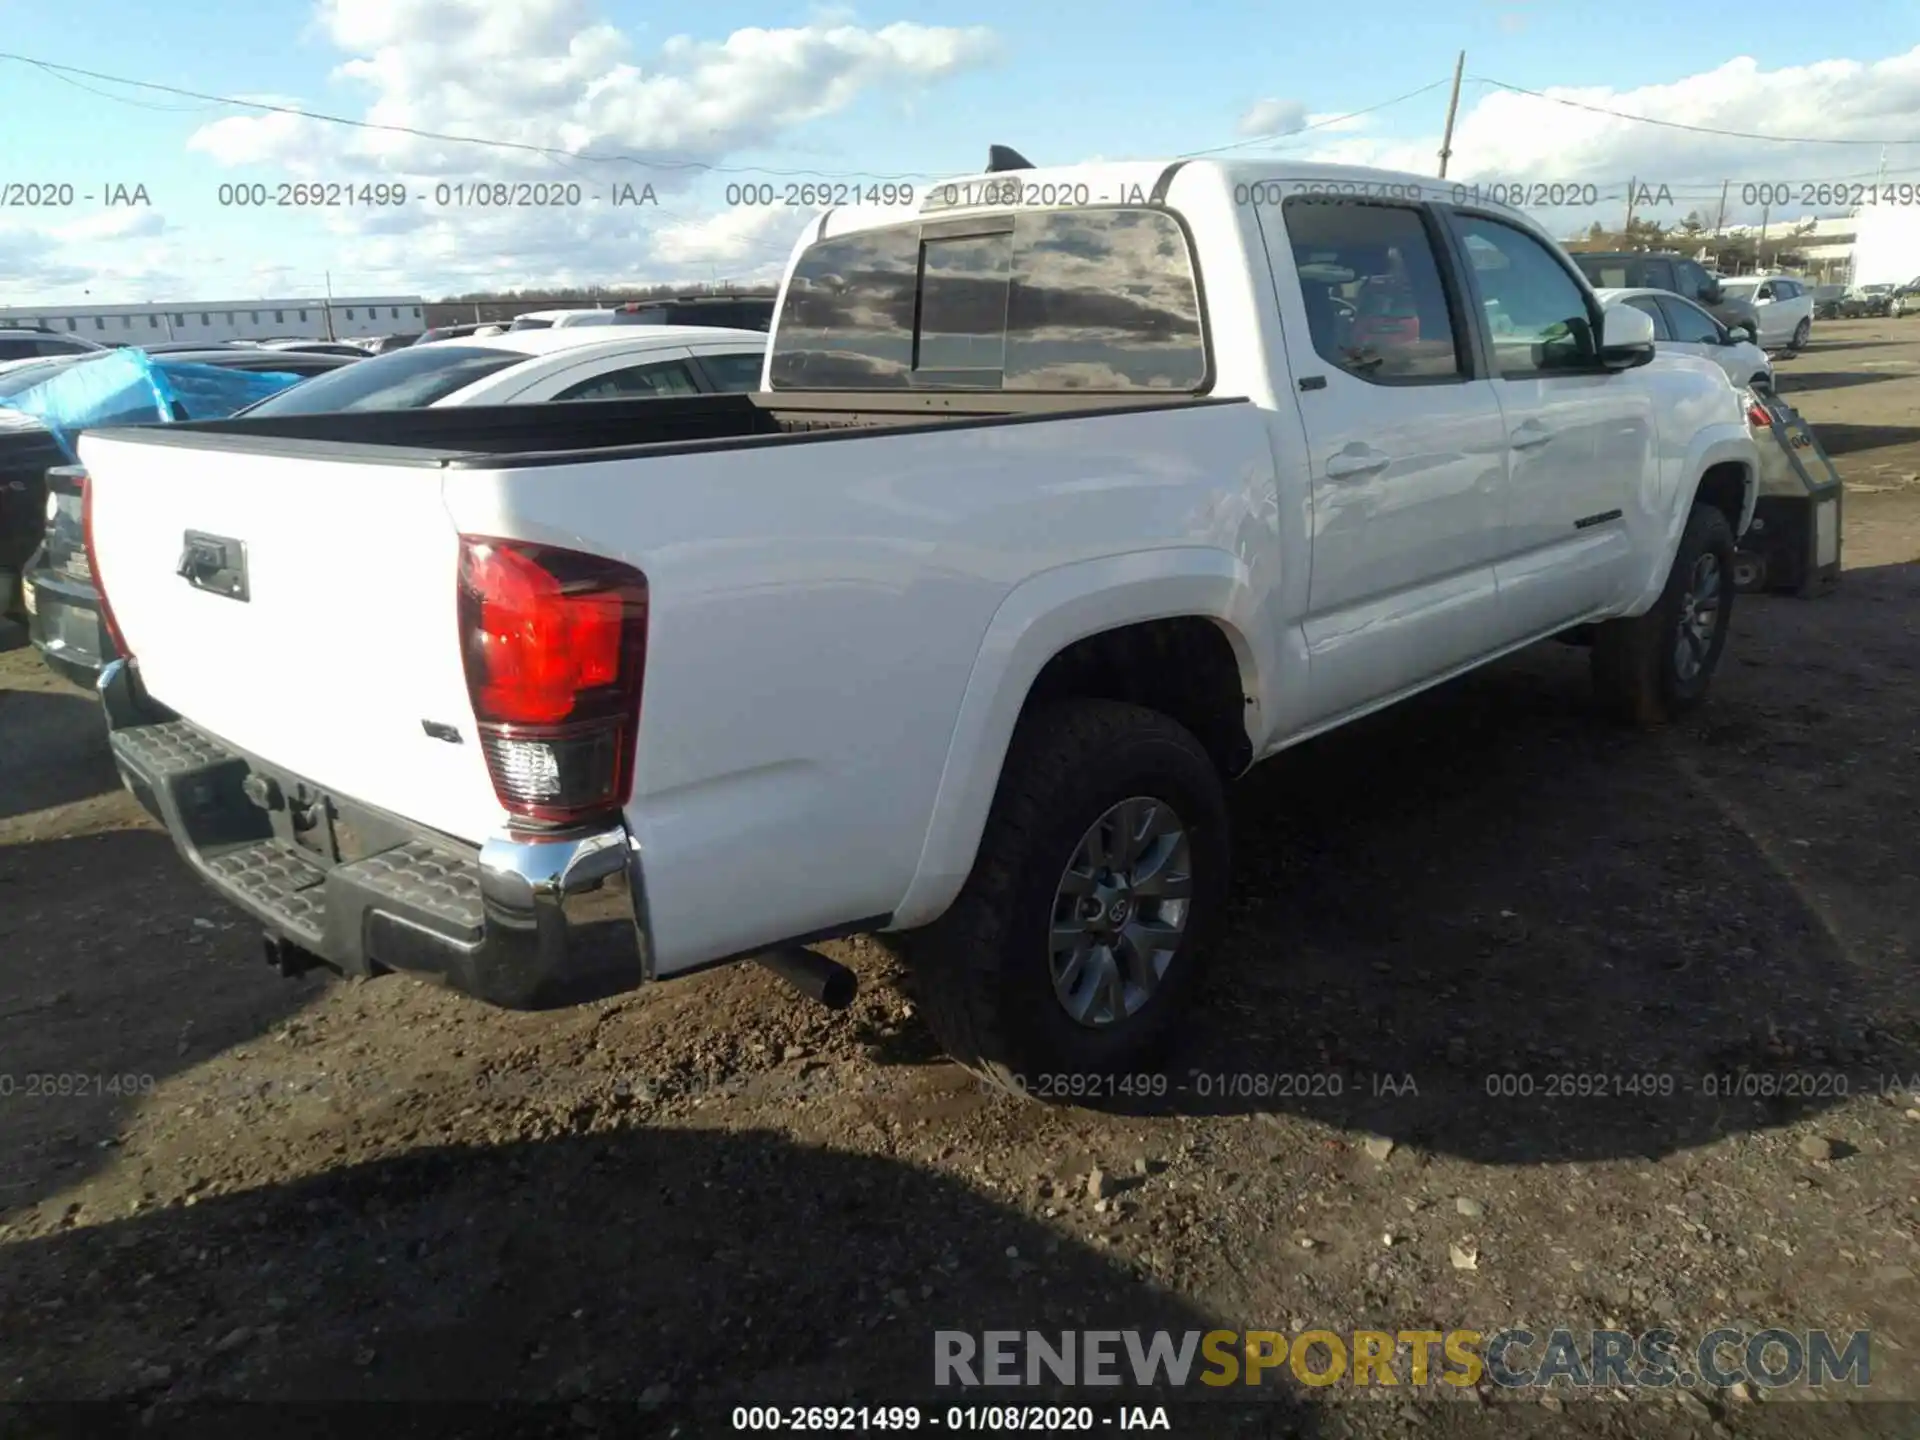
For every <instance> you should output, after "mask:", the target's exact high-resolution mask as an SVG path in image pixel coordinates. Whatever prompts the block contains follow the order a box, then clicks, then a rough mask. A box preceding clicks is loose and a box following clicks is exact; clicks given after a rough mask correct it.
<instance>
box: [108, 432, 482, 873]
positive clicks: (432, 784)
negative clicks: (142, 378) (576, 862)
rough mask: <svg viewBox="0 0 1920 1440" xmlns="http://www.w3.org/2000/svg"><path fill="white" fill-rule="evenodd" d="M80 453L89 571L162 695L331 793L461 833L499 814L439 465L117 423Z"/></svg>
mask: <svg viewBox="0 0 1920 1440" xmlns="http://www.w3.org/2000/svg"><path fill="white" fill-rule="evenodd" d="M80 458H81V460H82V462H83V463H84V464H85V465H86V466H87V470H88V476H89V479H88V484H89V486H90V487H91V490H92V511H93V516H92V523H93V543H94V546H95V551H96V555H97V558H98V565H99V574H98V575H97V577H96V581H97V583H98V584H99V585H101V587H102V588H103V589H104V590H105V592H106V596H107V601H108V603H109V605H110V606H111V607H112V610H113V615H114V619H115V620H116V621H117V622H118V624H119V627H120V629H121V631H122V633H123V634H124V636H125V638H126V642H127V648H128V651H129V652H130V653H131V654H132V655H133V656H135V657H136V659H137V662H138V665H139V670H140V676H141V679H142V681H143V683H144V684H145V687H146V689H147V692H148V693H149V694H150V695H152V697H153V698H154V699H155V700H157V701H159V702H160V703H161V704H163V705H166V706H168V707H169V708H171V709H173V710H176V711H178V712H179V714H180V715H181V716H182V717H183V718H184V719H186V720H189V721H191V722H192V723H194V724H195V725H197V726H199V727H200V728H201V729H203V730H205V731H207V732H208V733H209V734H211V735H213V736H214V737H215V738H217V739H219V740H223V741H225V742H226V743H227V744H228V745H229V746H231V747H233V748H234V749H237V750H240V751H243V752H248V753H251V754H252V755H254V756H257V757H259V758H260V759H262V760H264V761H266V762H268V763H269V764H270V765H273V766H276V767H279V768H282V769H285V770H289V771H292V772H294V773H295V774H297V775H299V776H301V777H302V778H304V779H306V780H309V781H311V782H312V783H313V784H314V785H316V786H318V787H320V788H321V789H323V790H326V791H328V792H331V793H334V794H338V795H342V796H346V797H350V798H352V799H355V800H358V801H360V802H362V803H364V804H367V805H372V806H375V807H378V808H379V809H383V810H386V811H389V812H392V813H393V814H396V815H398V816H401V817H403V818H405V819H408V820H412V821H415V822H417V823H419V824H422V825H426V826H428V827H430V828H432V829H435V830H440V831H443V832H445V833H447V834H449V835H453V836H456V837H458V838H461V839H464V840H468V841H473V842H477V841H479V840H480V839H482V838H484V837H485V836H486V835H487V834H489V833H491V832H493V831H494V830H496V829H498V828H499V824H500V821H501V819H502V813H503V812H502V810H501V808H500V805H499V803H498V801H497V800H496V798H495V796H494V792H493V786H492V782H491V781H490V780H489V778H488V775H487V769H486V763H485V760H484V758H483V756H482V754H481V750H480V746H479V744H478V737H477V735H476V732H475V727H474V720H473V711H472V707H471V704H470V702H469V700H468V696H467V687H466V679H465V675H464V673H463V671H462V667H461V659H460V644H459V628H458V620H457V610H456V606H457V596H456V588H457V573H458V565H459V536H458V534H457V532H456V531H455V529H454V526H453V522H452V520H451V519H450V517H449V516H448V514H447V510H446V507H445V505H444V503H443V501H442V496H441V485H442V474H443V472H442V471H441V470H440V469H439V468H437V467H435V466H432V465H422V464H417V463H415V464H409V463H396V464H372V463H368V462H367V461H366V460H365V459H364V458H360V457H356V459H354V460H353V461H352V462H350V463H349V462H343V461H340V460H336V459H321V458H312V457H306V456H300V455H297V454H286V453H276V454H262V453H260V452H259V451H257V450H256V451H255V452H254V453H245V452H241V451H238V450H233V451H227V450H221V449H217V448H206V449H201V448H198V447H188V446H183V445H180V444H178V443H159V444H143V443H141V442H140V441H139V440H138V439H135V438H133V437H125V438H121V437H116V436H112V435H105V434H102V435H89V436H85V437H83V438H82V440H81V442H80ZM190 556H191V557H196V558H194V559H193V563H188V562H189V557H190ZM183 569H188V570H192V571H193V572H194V573H195V574H196V575H197V576H198V577H199V578H198V580H197V581H196V580H195V579H192V578H189V577H188V576H187V575H185V574H183V573H182V571H183ZM241 581H243V582H244V583H243V584H240V583H236V582H241ZM429 726H432V727H434V728H435V729H438V730H440V733H441V734H442V735H443V736H444V735H448V734H457V735H458V737H459V741H458V743H450V742H449V740H448V739H445V738H435V737H434V735H432V734H430V733H429V730H428V727H429Z"/></svg>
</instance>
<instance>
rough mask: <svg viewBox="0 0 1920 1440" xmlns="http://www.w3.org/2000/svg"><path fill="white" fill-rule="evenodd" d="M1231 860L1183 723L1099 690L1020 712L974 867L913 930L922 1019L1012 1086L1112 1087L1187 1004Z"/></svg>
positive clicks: (1149, 1054)
mask: <svg viewBox="0 0 1920 1440" xmlns="http://www.w3.org/2000/svg"><path fill="white" fill-rule="evenodd" d="M1228 859H1229V849H1228V835H1227V815H1226V799H1225V795H1224V793H1223V787H1222V783H1221V779H1220V775H1219V773H1218V771H1217V770H1216V769H1215V767H1214V764H1213V762H1212V760H1211V759H1210V758H1209V757H1208V755H1207V752H1206V751H1205V750H1204V749H1203V748H1202V747H1201V745H1200V743H1199V742H1198V741H1197V740H1195V739H1194V737H1193V736H1192V735H1191V734H1190V733H1188V732H1187V730H1185V729H1184V728H1183V727H1182V726H1180V725H1179V724H1177V723H1175V722H1174V721H1173V720H1170V719H1168V718H1167V717H1166V716H1164V715H1161V714H1159V713H1158V712H1156V711H1152V710H1147V709H1143V708H1141V707H1139V706H1135V705H1125V704H1120V703H1118V702H1114V701H1106V700H1077V701H1069V702H1065V703H1062V704H1057V705H1050V706H1047V707H1045V708H1043V709H1041V710H1038V711H1036V712H1035V713H1033V714H1031V715H1028V716H1026V717H1024V718H1023V719H1022V721H1021V724H1020V726H1019V729H1018V730H1017V731H1016V733H1015V735H1014V740H1013V744H1012V746H1011V748H1010V749H1009V752H1008V755H1007V762H1006V766H1005V768H1004V770H1003V772H1002V775H1001V779H1000V787H999V790H998V791H997V792H996V794H995V797H994V802H993V809H992V811H991V812H990V814H989V816H988V819H987V827H986V832H985V834H984V835H983V836H982V837H981V842H980V851H979V855H978V857H977V859H976V860H975V862H974V867H973V873H972V874H971V875H970V876H969V877H968V879H967V883H966V885H965V887H964V888H963V889H962V891H961V893H960V896H959V898H958V899H957V900H955V901H954V903H953V905H952V906H951V907H950V908H949V909H948V910H947V912H946V913H945V914H944V915H942V916H941V917H940V919H939V920H937V921H935V922H934V923H933V924H932V925H930V926H928V927H927V928H926V929H924V930H922V931H920V932H918V933H917V934H915V935H913V936H911V937H909V938H908V943H907V946H906V949H907V954H908V960H909V964H910V968H911V971H912V976H913V983H914V985H915V987H916V989H917V990H918V991H919V992H920V995H921V997H922V999H923V1001H924V1003H925V1007H926V1013H927V1019H928V1023H929V1024H931V1025H932V1027H933V1029H934V1032H935V1034H936V1036H937V1037H938V1038H939V1040H940V1042H941V1044H942V1045H943V1046H944V1047H945V1048H946V1051H947V1053H948V1054H949V1055H951V1056H952V1057H953V1058H954V1059H955V1060H957V1061H959V1062H960V1063H961V1064H962V1065H966V1066H968V1067H970V1068H971V1069H973V1070H975V1071H977V1072H978V1073H980V1074H981V1075H982V1076H984V1077H986V1078H988V1079H990V1080H992V1081H993V1082H994V1083H996V1084H997V1085H999V1086H1000V1087H1001V1088H1003V1089H1006V1090H1009V1091H1012V1092H1014V1093H1016V1094H1037V1095H1072V1094H1081V1093H1104V1092H1103V1091H1102V1090H1101V1088H1100V1087H1099V1086H1098V1082H1099V1081H1101V1080H1104V1079H1109V1078H1112V1077H1117V1076H1120V1075H1123V1074H1125V1073H1128V1072H1134V1071H1138V1070H1140V1069H1141V1068H1143V1067H1144V1066H1146V1065H1147V1064H1149V1063H1150V1062H1151V1061H1152V1060H1153V1058H1154V1057H1155V1056H1156V1055H1157V1053H1158V1052H1159V1050H1160V1049H1161V1047H1162V1046H1163V1045H1164V1044H1165V1043H1166V1042H1167V1040H1168V1039H1169V1038H1170V1037H1171V1035H1172V1032H1173V1029H1174V1027H1175V1024H1176V1022H1177V1021H1178V1020H1179V1019H1180V1018H1181V1016H1182V1014H1183V1013H1184V1012H1185V1010H1186V1008H1187V1005H1188V1003H1189V1001H1190V999H1191V995H1192V990H1193V985H1194V981H1195V978H1196V976H1197V973H1198V969H1199V964H1200V959H1201V956H1202V954H1203V953H1204V951H1205V948H1206V946H1207V944H1208V942H1209V941H1210V940H1211V938H1212V936H1213V934H1214V933H1215V931H1216V930H1217V929H1218V926H1219V923H1220V919H1221V915H1222V912H1223V910H1224V908H1225V903H1226V894H1227V866H1228ZM1089 1083H1093V1084H1094V1085H1095V1090H1094V1091H1091V1092H1090V1091H1087V1090H1085V1089H1084V1088H1082V1087H1085V1086H1087V1085H1088V1084H1089Z"/></svg>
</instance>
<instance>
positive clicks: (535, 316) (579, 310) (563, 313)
mask: <svg viewBox="0 0 1920 1440" xmlns="http://www.w3.org/2000/svg"><path fill="white" fill-rule="evenodd" d="M612 323H613V311H611V310H609V309H606V308H604V307H602V306H595V305H579V306H574V307H572V308H570V309H565V310H528V311H527V312H525V313H524V314H521V315H516V316H514V317H513V322H512V323H511V324H510V325H508V326H507V328H508V329H509V330H571V329H573V328H574V327H575V326H576V325H611V324H612Z"/></svg>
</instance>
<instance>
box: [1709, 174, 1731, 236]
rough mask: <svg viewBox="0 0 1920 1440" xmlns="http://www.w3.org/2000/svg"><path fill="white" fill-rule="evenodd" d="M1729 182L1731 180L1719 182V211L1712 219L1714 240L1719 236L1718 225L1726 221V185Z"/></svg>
mask: <svg viewBox="0 0 1920 1440" xmlns="http://www.w3.org/2000/svg"><path fill="white" fill-rule="evenodd" d="M1731 184H1733V181H1731V180H1722V181H1721V182H1720V213H1719V214H1718V215H1716V216H1714V219H1713V238H1714V239H1716V240H1718V239H1719V238H1720V227H1721V226H1723V225H1724V224H1726V223H1727V187H1728V186H1729V185H1731Z"/></svg>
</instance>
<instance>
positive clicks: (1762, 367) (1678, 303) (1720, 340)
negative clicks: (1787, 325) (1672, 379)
mask: <svg viewBox="0 0 1920 1440" xmlns="http://www.w3.org/2000/svg"><path fill="white" fill-rule="evenodd" d="M1593 293H1594V294H1595V295H1597V296H1598V297H1599V298H1600V302H1601V303H1602V304H1603V305H1631V306H1632V307H1633V308H1634V309H1636V310H1639V311H1641V312H1643V313H1644V314H1645V315H1646V316H1647V318H1648V319H1650V320H1652V321H1653V343H1654V348H1655V349H1656V350H1668V351H1673V352H1676V353H1678V354H1682V355H1698V356H1699V357H1700V358H1701V359H1703V360H1711V361H1713V363H1714V364H1716V365H1718V366H1719V367H1720V368H1721V369H1722V370H1724V371H1726V372H1727V379H1729V380H1731V381H1732V382H1733V386H1734V388H1735V389H1736V390H1751V389H1753V388H1755V387H1756V386H1759V387H1762V388H1764V389H1768V390H1771V389H1772V388H1773V362H1772V361H1770V360H1768V359H1767V352H1766V351H1764V350H1762V349H1761V348H1760V347H1759V346H1758V345H1756V344H1754V343H1753V341H1752V339H1751V338H1750V337H1748V335H1747V333H1746V331H1745V329H1744V327H1743V328H1742V330H1741V332H1740V334H1738V335H1735V334H1733V333H1732V332H1730V331H1729V330H1728V329H1727V327H1726V326H1724V325H1722V324H1721V323H1720V322H1719V321H1718V320H1716V319H1714V318H1713V316H1711V315H1709V314H1708V313H1707V312H1706V311H1705V310H1704V309H1702V308H1701V307H1700V306H1698V305H1696V304H1694V303H1693V302H1692V301H1691V300H1689V299H1687V298H1686V297H1684V296H1681V295H1676V294H1674V293H1673V292H1672V291H1671V290H1649V289H1638V290H1596V291H1594V292H1593Z"/></svg>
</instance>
